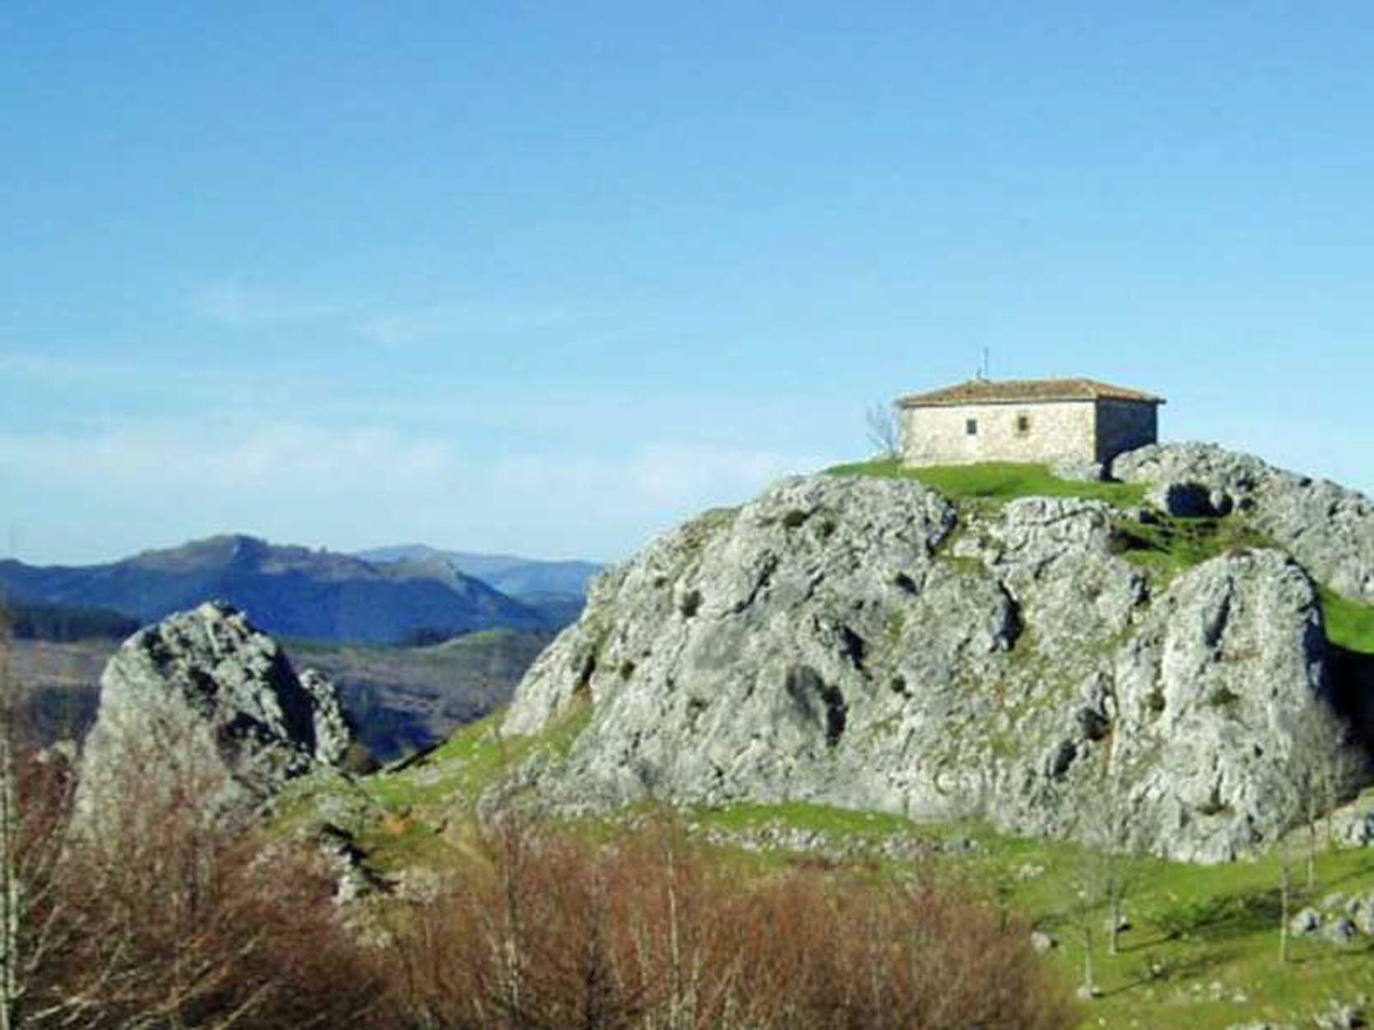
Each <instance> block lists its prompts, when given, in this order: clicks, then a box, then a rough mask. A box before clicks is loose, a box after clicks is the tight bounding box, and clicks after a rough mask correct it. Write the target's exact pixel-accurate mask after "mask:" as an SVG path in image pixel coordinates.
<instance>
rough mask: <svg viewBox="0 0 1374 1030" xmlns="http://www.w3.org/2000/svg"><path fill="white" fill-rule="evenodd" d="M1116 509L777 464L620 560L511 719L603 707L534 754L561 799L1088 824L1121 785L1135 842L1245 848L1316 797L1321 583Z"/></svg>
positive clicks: (546, 786) (535, 781)
mask: <svg viewBox="0 0 1374 1030" xmlns="http://www.w3.org/2000/svg"><path fill="white" fill-rule="evenodd" d="M1120 517H1121V513H1119V512H1115V511H1114V510H1113V509H1111V508H1109V507H1108V506H1107V505H1105V504H1103V503H1101V502H1095V501H1084V500H1076V499H1065V498H1024V499H1020V500H1015V501H1012V502H1010V503H1008V504H1006V505H1004V506H1002V507H1001V508H1000V509H988V508H981V507H977V506H970V507H966V508H965V509H964V510H962V511H960V512H956V509H955V507H954V506H953V505H951V504H950V503H949V502H948V501H946V500H945V499H944V498H942V497H941V496H939V495H938V494H937V493H936V492H935V491H933V490H930V489H928V488H926V487H924V486H922V485H920V484H918V483H915V482H912V481H894V480H880V479H865V478H848V477H834V476H814V477H809V478H794V479H790V480H785V481H783V482H782V483H780V484H778V485H776V486H775V487H773V488H772V489H770V490H768V491H767V492H766V493H764V494H763V495H762V496H761V497H760V498H758V499H757V500H756V501H754V502H752V503H750V504H748V505H745V506H744V507H742V508H740V509H737V510H729V511H716V512H710V513H707V514H706V515H704V516H702V517H701V518H699V519H696V520H694V521H692V522H689V523H687V524H686V525H684V526H683V527H681V528H680V529H678V530H677V531H675V532H672V533H669V534H667V535H665V536H664V537H661V538H660V539H658V540H656V541H655V542H653V543H652V544H650V545H649V546H648V547H647V548H646V549H645V550H644V551H642V552H641V553H640V554H639V555H637V556H636V557H635V558H633V559H632V560H631V561H629V562H628V563H626V564H625V565H623V566H621V567H619V568H616V569H612V570H610V571H609V572H607V573H606V574H605V575H603V576H602V577H601V579H600V580H599V581H597V583H596V584H595V585H594V587H593V589H592V591H591V595H590V598H589V602H588V605H587V609H586V611H585V612H584V614H583V617H582V619H581V620H580V621H579V622H578V623H577V624H576V625H574V626H573V627H570V628H569V629H568V630H566V631H565V632H564V633H563V634H562V635H561V636H560V637H559V638H558V639H557V640H556V641H555V642H554V644H553V645H551V646H550V648H549V649H548V650H547V651H545V653H544V654H543V655H542V656H541V657H540V659H539V660H538V661H537V662H536V663H535V664H534V666H533V667H532V668H531V669H530V671H529V672H528V673H527V675H526V677H525V679H524V680H523V682H522V683H521V684H520V686H519V688H518V689H517V692H516V696H515V699H514V701H513V703H512V705H511V708H510V709H509V711H508V713H507V716H506V718H505V722H504V731H505V732H507V733H511V734H529V733H535V732H538V731H540V730H541V729H544V728H547V727H550V726H553V725H555V724H557V723H558V722H559V720H561V719H564V718H568V717H570V716H571V714H572V713H573V712H576V711H587V710H589V712H590V717H589V720H588V722H587V725H586V728H585V729H583V730H582V731H581V732H580V734H578V735H577V737H576V739H575V740H574V741H573V742H572V744H571V747H570V748H568V749H567V751H566V754H560V755H559V756H558V757H556V758H554V757H548V756H545V757H544V758H541V759H538V760H537V761H536V762H534V763H532V764H531V765H530V766H528V767H526V769H525V770H524V775H525V777H526V780H527V785H528V786H530V787H532V788H533V789H534V792H535V794H536V795H537V796H539V797H541V798H543V799H544V800H545V801H546V802H547V803H548V804H550V805H553V806H557V807H568V808H574V809H586V808H604V807H608V806H611V805H616V804H620V803H624V802H627V801H631V800H635V799H640V798H643V797H646V796H654V797H657V798H659V799H661V800H666V801H672V802H686V803H708V804H719V803H726V802H730V801H734V800H749V801H756V802H780V801H788V800H804V801H811V802H817V803H824V804H832V805H838V806H844V807H853V808H871V809H880V810H885V811H890V812H897V813H904V814H907V815H910V816H912V817H915V818H934V819H945V818H959V817H975V818H985V819H987V820H989V821H990V822H992V823H993V824H994V825H996V826H998V827H1000V828H1002V829H1004V830H1011V831H1015V832H1025V833H1035V834H1057V835H1062V834H1070V835H1074V836H1077V837H1079V838H1082V839H1097V838H1098V837H1100V836H1101V832H1102V831H1101V827H1100V825H1098V824H1099V823H1100V820H1098V819H1097V818H1096V816H1095V814H1094V813H1100V812H1101V811H1102V809H1103V801H1104V799H1110V800H1111V802H1112V804H1113V805H1117V806H1124V809H1125V810H1126V811H1128V812H1129V813H1130V816H1131V818H1130V825H1131V827H1132V831H1131V832H1132V833H1133V834H1134V835H1135V838H1136V839H1135V841H1134V843H1136V844H1139V845H1140V846H1143V847H1147V848H1149V849H1151V850H1153V851H1155V852H1158V853H1160V854H1162V855H1167V856H1170V857H1175V858H1185V859H1190V860H1197V861H1223V860H1227V859H1230V858H1232V857H1234V856H1235V855H1237V854H1240V853H1241V852H1244V851H1246V850H1249V849H1252V848H1255V847H1258V846H1261V845H1263V844H1266V843H1268V842H1270V841H1272V840H1274V839H1276V838H1277V837H1278V836H1279V835H1280V834H1281V833H1282V832H1283V831H1284V830H1285V829H1286V828H1287V827H1288V826H1289V825H1291V824H1292V823H1293V822H1294V820H1295V819H1296V818H1297V815H1298V811H1299V805H1298V798H1297V795H1296V791H1295V790H1294V789H1293V788H1292V786H1291V785H1290V784H1289V782H1288V779H1287V777H1286V775H1285V770H1284V766H1283V763H1282V762H1280V761H1279V758H1280V757H1281V756H1285V755H1287V754H1289V753H1291V752H1292V751H1293V742H1294V740H1295V734H1296V733H1297V732H1298V729H1299V727H1301V726H1302V725H1304V724H1305V723H1306V721H1307V716H1308V714H1309V713H1312V712H1314V711H1318V710H1320V709H1321V708H1322V706H1323V700H1322V696H1323V690H1324V686H1325V682H1326V675H1327V672H1326V664H1325V662H1326V645H1325V640H1324V635H1323V631H1322V623H1321V615H1320V610H1319V607H1318V605H1317V599H1316V594H1315V591H1314V588H1313V585H1312V582H1311V580H1310V579H1309V578H1308V576H1307V575H1306V574H1305V572H1304V571H1303V569H1302V568H1301V567H1300V566H1299V565H1297V564H1296V563H1295V562H1293V561H1292V560H1290V559H1289V558H1288V557H1286V556H1285V555H1283V554H1281V553H1278V552H1275V551H1267V550H1256V551H1252V552H1247V553H1243V554H1240V553H1238V554H1229V555H1225V556H1222V557H1219V558H1215V559H1213V560H1211V561H1208V562H1204V563H1203V564H1201V565H1198V566H1196V567H1195V568H1193V569H1191V570H1189V571H1188V572H1186V573H1184V574H1182V575H1180V576H1178V577H1177V578H1176V579H1175V580H1173V582H1171V583H1169V584H1168V585H1167V587H1164V586H1161V585H1159V584H1152V583H1151V582H1150V581H1149V580H1148V579H1147V577H1146V576H1145V574H1144V572H1143V571H1142V570H1141V569H1139V568H1137V567H1136V566H1133V565H1131V564H1129V563H1127V562H1126V561H1124V560H1123V559H1121V558H1120V557H1118V556H1117V555H1115V554H1113V553H1112V547H1111V541H1112V530H1113V521H1114V519H1119V518H1120ZM1320 743H1321V744H1322V745H1323V746H1324V745H1325V744H1328V743H1329V744H1330V745H1331V746H1332V747H1335V746H1336V743H1337V742H1336V740H1335V738H1334V736H1333V737H1332V738H1331V739H1330V740H1324V741H1322V742H1320ZM1115 843H1118V844H1120V843H1124V842H1122V841H1119V840H1118V841H1115Z"/></svg>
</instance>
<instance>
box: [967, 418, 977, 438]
mask: <svg viewBox="0 0 1374 1030" xmlns="http://www.w3.org/2000/svg"><path fill="white" fill-rule="evenodd" d="M964 435H966V436H977V435H978V420H977V419H976V418H971V419H968V420H967V421H965V422H964Z"/></svg>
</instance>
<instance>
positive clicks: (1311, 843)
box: [1276, 698, 1363, 962]
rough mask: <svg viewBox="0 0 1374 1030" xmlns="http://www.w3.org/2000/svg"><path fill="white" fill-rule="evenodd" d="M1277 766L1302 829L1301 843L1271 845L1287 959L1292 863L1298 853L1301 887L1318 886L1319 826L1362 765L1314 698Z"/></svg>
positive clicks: (1282, 952) (1286, 840)
mask: <svg viewBox="0 0 1374 1030" xmlns="http://www.w3.org/2000/svg"><path fill="white" fill-rule="evenodd" d="M1277 758H1278V763H1279V768H1280V769H1281V770H1282V773H1283V776H1284V778H1285V780H1286V781H1287V786H1288V788H1289V789H1290V790H1291V791H1292V794H1293V798H1294V801H1295V806H1294V807H1295V809H1296V812H1297V815H1298V819H1299V821H1300V823H1301V825H1302V827H1303V829H1304V830H1305V834H1304V836H1305V839H1306V847H1305V848H1301V847H1300V846H1298V844H1297V842H1296V840H1294V839H1293V838H1292V836H1288V837H1282V838H1280V839H1279V841H1278V842H1277V845H1276V853H1277V857H1278V863H1279V961H1280V962H1287V961H1288V960H1289V957H1290V956H1289V936H1290V931H1289V922H1290V920H1291V918H1292V907H1293V899H1294V889H1293V888H1294V875H1293V874H1294V867H1295V866H1296V864H1297V862H1298V860H1299V854H1300V853H1301V854H1302V857H1303V859H1304V860H1305V866H1306V889H1307V890H1308V891H1309V892H1310V891H1314V890H1316V887H1317V855H1318V854H1319V852H1320V851H1321V835H1320V832H1319V828H1320V826H1321V824H1322V822H1323V820H1325V821H1326V824H1327V834H1326V837H1327V844H1328V845H1329V844H1330V836H1331V834H1330V814H1331V812H1332V810H1333V809H1334V808H1336V806H1337V805H1339V804H1340V802H1341V800H1342V798H1344V797H1345V796H1346V795H1347V794H1348V793H1349V791H1350V789H1351V788H1352V786H1353V785H1354V784H1355V783H1356V782H1357V781H1358V777H1359V775H1360V772H1361V769H1362V766H1363V763H1362V760H1361V758H1360V755H1359V753H1358V750H1357V748H1356V747H1355V746H1354V744H1353V743H1352V741H1351V734H1350V728H1349V726H1347V725H1346V724H1345V723H1344V722H1343V721H1342V720H1341V719H1340V718H1339V717H1338V716H1337V715H1336V713H1335V712H1334V711H1332V710H1331V709H1330V708H1329V707H1328V706H1327V704H1326V702H1325V700H1324V699H1322V698H1318V699H1315V700H1314V701H1313V703H1312V704H1311V705H1309V706H1308V707H1307V708H1306V709H1304V711H1303V712H1302V713H1301V714H1300V715H1299V716H1298V718H1297V721H1296V722H1295V723H1294V724H1293V727H1292V730H1291V732H1290V734H1289V738H1288V741H1287V742H1286V747H1285V748H1284V749H1283V750H1282V751H1281V752H1280V753H1279V754H1278V756H1277Z"/></svg>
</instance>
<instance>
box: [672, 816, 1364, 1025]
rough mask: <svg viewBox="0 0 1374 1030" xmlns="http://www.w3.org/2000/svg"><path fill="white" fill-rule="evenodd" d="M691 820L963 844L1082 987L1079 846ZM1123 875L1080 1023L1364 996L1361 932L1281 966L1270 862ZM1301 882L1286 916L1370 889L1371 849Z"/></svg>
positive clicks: (1157, 866)
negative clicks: (1094, 993)
mask: <svg viewBox="0 0 1374 1030" xmlns="http://www.w3.org/2000/svg"><path fill="white" fill-rule="evenodd" d="M692 820H693V822H695V823H696V824H698V825H702V826H706V827H718V828H721V829H727V830H729V829H734V830H738V831H740V832H742V833H747V832H749V831H751V830H755V829H759V828H763V827H780V828H796V829H802V830H816V831H820V832H823V833H825V834H826V835H828V836H829V837H831V838H832V839H834V838H844V837H850V838H856V837H857V838H863V839H872V838H879V837H882V836H886V835H890V834H907V835H915V836H923V837H927V838H929V839H932V840H944V841H947V842H948V841H960V842H971V847H969V846H967V843H966V844H965V848H966V849H955V850H951V851H948V852H947V853H946V856H945V858H944V859H943V861H944V863H945V867H946V868H947V869H948V870H949V871H950V872H951V873H953V874H954V875H956V876H960V877H962V878H963V879H964V880H966V881H967V882H969V883H970V884H971V885H972V886H973V887H974V888H975V889H976V890H979V891H981V892H983V893H985V894H986V895H987V896H988V897H989V900H990V901H992V902H993V903H996V904H1000V905H1005V906H1006V907H1008V908H1009V909H1011V910H1015V911H1019V912H1021V913H1023V914H1025V915H1026V916H1027V917H1028V918H1029V919H1030V920H1031V922H1032V924H1033V925H1034V926H1035V927H1037V928H1038V929H1042V930H1045V931H1047V932H1049V933H1051V934H1052V935H1054V936H1055V938H1056V939H1057V940H1058V941H1059V947H1058V948H1056V949H1055V950H1054V951H1053V952H1051V953H1050V954H1049V955H1048V956H1047V957H1046V960H1045V961H1047V962H1048V963H1050V965H1051V966H1052V968H1053V969H1054V970H1055V971H1056V974H1057V975H1058V976H1060V977H1062V979H1063V981H1064V982H1065V983H1066V984H1068V985H1070V986H1077V984H1078V983H1080V982H1081V977H1082V965H1083V943H1082V940H1081V932H1080V931H1079V930H1078V927H1079V926H1081V925H1082V923H1083V920H1082V919H1081V918H1080V919H1077V920H1075V919H1074V918H1072V916H1071V909H1072V906H1073V905H1074V898H1075V894H1076V891H1077V889H1078V887H1079V885H1080V884H1081V883H1082V882H1083V870H1084V869H1085V868H1087V867H1088V866H1089V864H1090V863H1091V861H1092V858H1091V856H1092V852H1091V851H1090V850H1089V849H1086V848H1084V847H1081V846H1078V845H1074V844H1070V843H1067V842H1064V841H1053V840H1041V839H1036V838H1029V837H1011V836H1006V835H1003V834H999V833H996V832H994V831H992V830H990V829H988V828H987V827H986V826H983V825H980V824H975V823H961V824H955V823H948V824H922V823H914V822H912V821H910V820H906V819H903V818H901V817H899V816H891V815H873V814H870V813H865V812H850V811H846V810H843V809H835V808H829V807H827V806H822V805H810V804H804V803H787V804H777V805H742V804H741V805H731V806H728V807H725V808H720V809H704V808H698V809H694V810H693V811H692ZM772 858H773V862H772V864H774V865H776V864H777V863H779V862H783V861H785V860H786V856H784V855H774V856H772ZM723 860H726V861H728V860H729V859H728V858H727V859H723ZM765 868H767V867H765ZM883 868H885V869H888V870H891V871H900V869H901V868H902V863H900V862H886V863H884V864H883ZM1128 872H1129V875H1130V878H1131V884H1132V885H1131V888H1130V889H1129V891H1128V892H1127V895H1126V901H1125V906H1124V907H1125V912H1126V914H1127V917H1128V918H1129V919H1130V921H1131V923H1132V928H1131V929H1130V930H1129V931H1127V932H1125V933H1123V934H1122V936H1121V942H1120V943H1121V950H1120V954H1118V955H1115V956H1110V955H1108V954H1107V953H1106V946H1105V944H1106V941H1105V934H1103V933H1102V924H1103V922H1104V920H1105V918H1106V910H1105V907H1102V908H1100V909H1099V910H1098V911H1095V912H1093V913H1091V914H1090V916H1089V918H1088V922H1089V923H1090V925H1092V926H1093V929H1094V932H1095V935H1096V942H1095V948H1094V955H1095V965H1096V980H1097V983H1098V986H1099V987H1100V988H1101V989H1102V990H1103V996H1102V997H1101V998H1099V999H1098V1000H1096V1001H1094V1002H1092V1003H1090V1004H1088V1005H1086V1006H1085V1007H1084V1014H1085V1019H1084V1022H1083V1024H1082V1025H1083V1026H1085V1027H1092V1026H1107V1027H1140V1028H1159V1030H1166V1028H1171V1027H1178V1028H1185V1027H1186V1028H1196V1030H1222V1028H1225V1027H1228V1026H1231V1025H1232V1024H1235V1023H1240V1022H1248V1021H1264V1020H1267V1021H1270V1022H1281V1023H1295V1024H1298V1025H1311V1016H1312V1014H1313V1013H1315V1012H1316V1011H1317V1010H1318V1009H1319V1008H1320V1007H1322V1006H1323V1005H1325V1004H1326V1003H1327V1002H1328V1000H1329V999H1331V998H1342V999H1345V1000H1353V998H1354V997H1355V995H1356V994H1358V993H1361V992H1364V993H1366V994H1374V962H1371V958H1374V940H1372V939H1371V938H1368V937H1357V938H1356V939H1355V943H1353V944H1352V945H1349V946H1345V947H1338V946H1335V945H1331V944H1328V943H1326V942H1325V941H1321V940H1317V939H1312V938H1294V939H1292V940H1291V942H1290V947H1291V961H1290V962H1288V963H1286V964H1280V962H1279V961H1278V957H1277V956H1278V922H1279V898H1278V890H1277V888H1278V883H1279V878H1280V874H1279V864H1278V859H1277V857H1276V856H1275V855H1272V854H1271V855H1269V856H1266V857H1264V858H1260V859H1258V860H1254V861H1242V862H1235V863H1230V864H1226V865H1217V866H1195V865H1188V864H1185V863H1180V862H1167V861H1164V860H1162V859H1154V858H1141V859H1136V860H1134V861H1133V862H1132V863H1131V864H1130V866H1129V867H1128ZM1304 876H1305V873H1304V868H1303V863H1302V862H1301V861H1299V862H1297V863H1296V864H1295V868H1294V877H1295V881H1296V883H1297V884H1298V887H1297V888H1296V889H1295V894H1294V898H1293V899H1292V911H1294V912H1296V911H1297V910H1298V909H1299V908H1300V907H1302V906H1303V905H1306V904H1316V903H1318V902H1320V900H1321V899H1322V898H1323V897H1324V896H1325V895H1327V894H1329V893H1332V892H1337V891H1339V892H1343V893H1346V894H1353V893H1364V892H1374V850H1370V849H1359V848H1352V849H1343V850H1330V851H1326V852H1324V853H1322V854H1321V855H1319V856H1318V861H1317V884H1316V886H1315V888H1314V889H1312V890H1311V891H1308V890H1306V889H1304V887H1303V882H1304ZM1213 985H1216V986H1215V987H1214V986H1213ZM1238 997H1243V998H1244V1000H1243V1001H1238V1000H1236V999H1237V998H1238Z"/></svg>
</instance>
